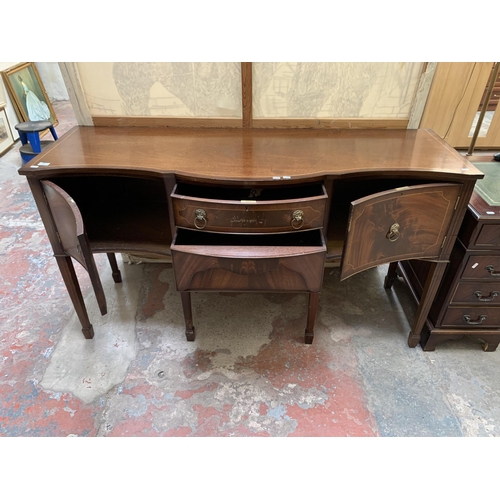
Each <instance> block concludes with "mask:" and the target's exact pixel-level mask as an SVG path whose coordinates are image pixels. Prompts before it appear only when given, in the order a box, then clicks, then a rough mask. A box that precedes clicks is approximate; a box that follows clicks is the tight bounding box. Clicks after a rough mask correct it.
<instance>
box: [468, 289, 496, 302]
mask: <svg viewBox="0 0 500 500" xmlns="http://www.w3.org/2000/svg"><path fill="white" fill-rule="evenodd" d="M474 295H475V296H476V297H477V300H480V301H481V302H491V301H492V300H493V299H494V298H495V297H498V295H499V293H498V292H491V293H490V294H489V295H488V297H483V294H482V293H481V292H480V291H477V292H474Z"/></svg>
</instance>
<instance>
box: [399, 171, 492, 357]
mask: <svg viewBox="0 0 500 500" xmlns="http://www.w3.org/2000/svg"><path fill="white" fill-rule="evenodd" d="M485 180H487V177H486V179H485ZM428 266H429V264H428V263H425V262H417V261H407V262H402V263H400V265H399V269H398V271H399V273H400V274H401V275H402V276H404V278H405V279H406V280H407V282H408V283H409V285H410V287H411V289H412V290H413V292H414V294H415V296H416V298H417V299H419V298H420V294H421V293H422V289H423V285H422V283H423V280H424V279H425V275H426V273H427V272H428ZM464 335H469V336H471V337H477V338H479V339H481V340H482V341H483V349H484V350H485V351H495V350H496V348H497V347H498V344H499V342H500V206H498V205H490V204H489V203H488V202H487V201H486V200H485V199H484V198H483V197H481V195H480V194H479V193H478V192H476V191H474V192H473V194H472V197H471V199H470V202H469V207H468V210H467V212H466V214H465V217H464V221H463V224H462V226H461V228H460V231H459V234H458V238H457V239H456V242H455V245H454V247H453V250H452V253H451V256H450V264H449V266H448V268H447V270H446V273H445V275H444V278H443V281H442V284H441V286H440V288H439V290H438V293H437V295H436V299H435V301H434V304H433V305H432V307H431V309H430V312H429V317H428V320H427V329H426V331H424V333H423V335H422V347H423V349H424V350H425V351H433V350H434V349H435V348H436V345H438V344H439V343H441V342H443V341H445V340H449V339H460V338H462V337H463V336H464Z"/></svg>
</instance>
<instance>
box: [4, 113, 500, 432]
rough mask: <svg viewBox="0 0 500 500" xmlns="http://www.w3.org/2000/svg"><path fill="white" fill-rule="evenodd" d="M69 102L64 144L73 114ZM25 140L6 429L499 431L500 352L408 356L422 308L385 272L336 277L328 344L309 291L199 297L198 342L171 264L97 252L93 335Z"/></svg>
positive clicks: (8, 271) (8, 302)
mask: <svg viewBox="0 0 500 500" xmlns="http://www.w3.org/2000/svg"><path fill="white" fill-rule="evenodd" d="M54 107H55V110H56V114H57V116H58V117H59V120H60V122H61V123H60V125H59V126H58V127H57V130H58V133H59V135H62V134H63V133H64V132H65V131H66V130H68V129H69V128H70V127H71V126H72V125H73V124H74V123H75V119H74V115H72V110H71V106H70V105H69V103H54ZM18 147H19V145H18V144H17V145H16V146H15V147H14V148H13V149H12V150H11V151H9V152H8V153H6V154H5V155H4V156H3V157H1V158H0V255H1V261H0V262H1V269H2V272H1V280H0V305H1V308H0V337H1V338H0V435H2V436H367V437H368V436H499V435H500V370H499V362H500V351H499V352H494V353H485V352H483V351H482V349H481V345H480V343H479V342H477V341H475V340H472V339H467V338H466V339H463V340H460V341H449V342H446V343H444V344H441V345H440V346H438V348H437V349H436V351H435V352H430V353H425V352H423V351H422V349H421V348H420V347H417V348H415V349H410V348H408V347H407V344H406V338H407V335H408V332H409V330H410V322H411V319H412V318H413V314H414V312H415V307H414V304H413V303H412V301H411V299H410V297H409V293H408V291H407V290H406V288H405V286H404V284H403V283H401V282H397V283H396V284H395V285H394V289H393V290H392V291H386V290H384V288H383V278H384V275H385V272H386V267H385V266H382V267H380V268H376V269H372V270H368V271H366V272H364V273H362V274H359V275H357V276H354V277H353V278H351V279H348V280H346V281H345V282H342V283H340V281H339V273H338V270H337V269H325V283H324V288H323V291H322V293H321V300H320V311H319V314H318V318H317V323H316V329H315V333H316V336H315V340H314V344H313V345H305V344H304V343H303V332H304V328H305V320H306V317H305V313H306V296H305V295H303V294H229V293H220V294H217V293H212V294H208V293H194V294H193V313H194V320H195V326H196V330H197V338H196V341H195V342H186V340H185V337H184V327H183V317H182V309H181V301H180V297H179V296H178V294H177V292H176V291H175V285H174V280H173V272H172V268H171V266H170V265H168V264H137V265H129V264H124V263H123V262H122V261H121V259H119V265H120V268H121V270H122V275H123V283H122V284H118V285H116V284H115V283H114V282H113V280H112V278H111V272H110V271H109V269H108V265H107V262H105V256H102V255H98V256H96V257H97V259H96V260H97V262H98V266H99V268H100V269H101V270H102V273H101V277H102V280H103V285H104V288H105V293H106V297H107V300H108V311H109V312H108V314H107V315H106V316H104V317H101V316H100V314H99V312H98V309H97V304H96V301H95V298H94V296H93V293H92V291H91V289H90V286H89V280H88V279H87V277H86V275H85V272H84V271H83V270H82V269H78V275H79V276H80V277H81V283H82V288H83V291H84V295H85V297H86V302H87V304H88V310H89V315H90V317H91V321H92V322H93V324H94V329H95V332H96V336H95V339H94V340H92V341H88V340H85V339H84V338H83V336H82V334H81V332H80V326H79V323H78V321H77V319H76V315H75V313H74V311H73V308H72V305H71V303H70V300H69V297H68V295H67V292H66V289H65V287H64V284H63V282H62V279H61V277H60V274H59V271H58V268H57V266H56V263H55V261H54V259H53V258H52V255H51V249H50V246H49V242H48V239H47V237H46V234H45V231H44V229H43V226H42V223H41V221H40V219H39V216H38V213H37V210H36V207H35V204H34V202H33V199H32V196H31V194H30V191H29V188H28V185H27V183H26V180H25V179H24V178H23V177H21V176H19V175H18V174H17V169H18V168H19V167H20V166H21V160H20V156H19V153H18ZM76 266H78V265H76Z"/></svg>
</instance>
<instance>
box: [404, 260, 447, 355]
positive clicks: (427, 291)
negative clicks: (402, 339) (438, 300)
mask: <svg viewBox="0 0 500 500" xmlns="http://www.w3.org/2000/svg"><path fill="white" fill-rule="evenodd" d="M447 265H448V263H447V262H432V263H431V267H430V269H429V274H428V275H427V279H426V282H425V286H424V290H423V292H422V297H421V298H420V303H419V305H418V310H417V314H416V317H415V321H414V323H413V328H412V329H411V332H410V334H409V335H408V346H409V347H416V346H417V345H418V343H419V342H420V335H421V333H422V329H423V328H424V324H425V322H426V320H427V315H428V314H429V311H430V309H431V306H432V303H433V301H434V298H435V296H436V293H437V291H438V288H439V285H440V284H441V278H442V277H443V274H444V272H445V270H446V266H447Z"/></svg>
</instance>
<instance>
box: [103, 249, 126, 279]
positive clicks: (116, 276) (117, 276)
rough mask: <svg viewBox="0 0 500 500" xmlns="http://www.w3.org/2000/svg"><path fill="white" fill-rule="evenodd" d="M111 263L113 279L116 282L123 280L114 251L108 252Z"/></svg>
mask: <svg viewBox="0 0 500 500" xmlns="http://www.w3.org/2000/svg"><path fill="white" fill-rule="evenodd" d="M106 255H107V256H108V260H109V264H110V266H111V271H112V276H113V281H114V282H115V283H121V282H122V275H121V273H120V269H118V263H117V262H116V256H115V254H114V253H107V254H106Z"/></svg>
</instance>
